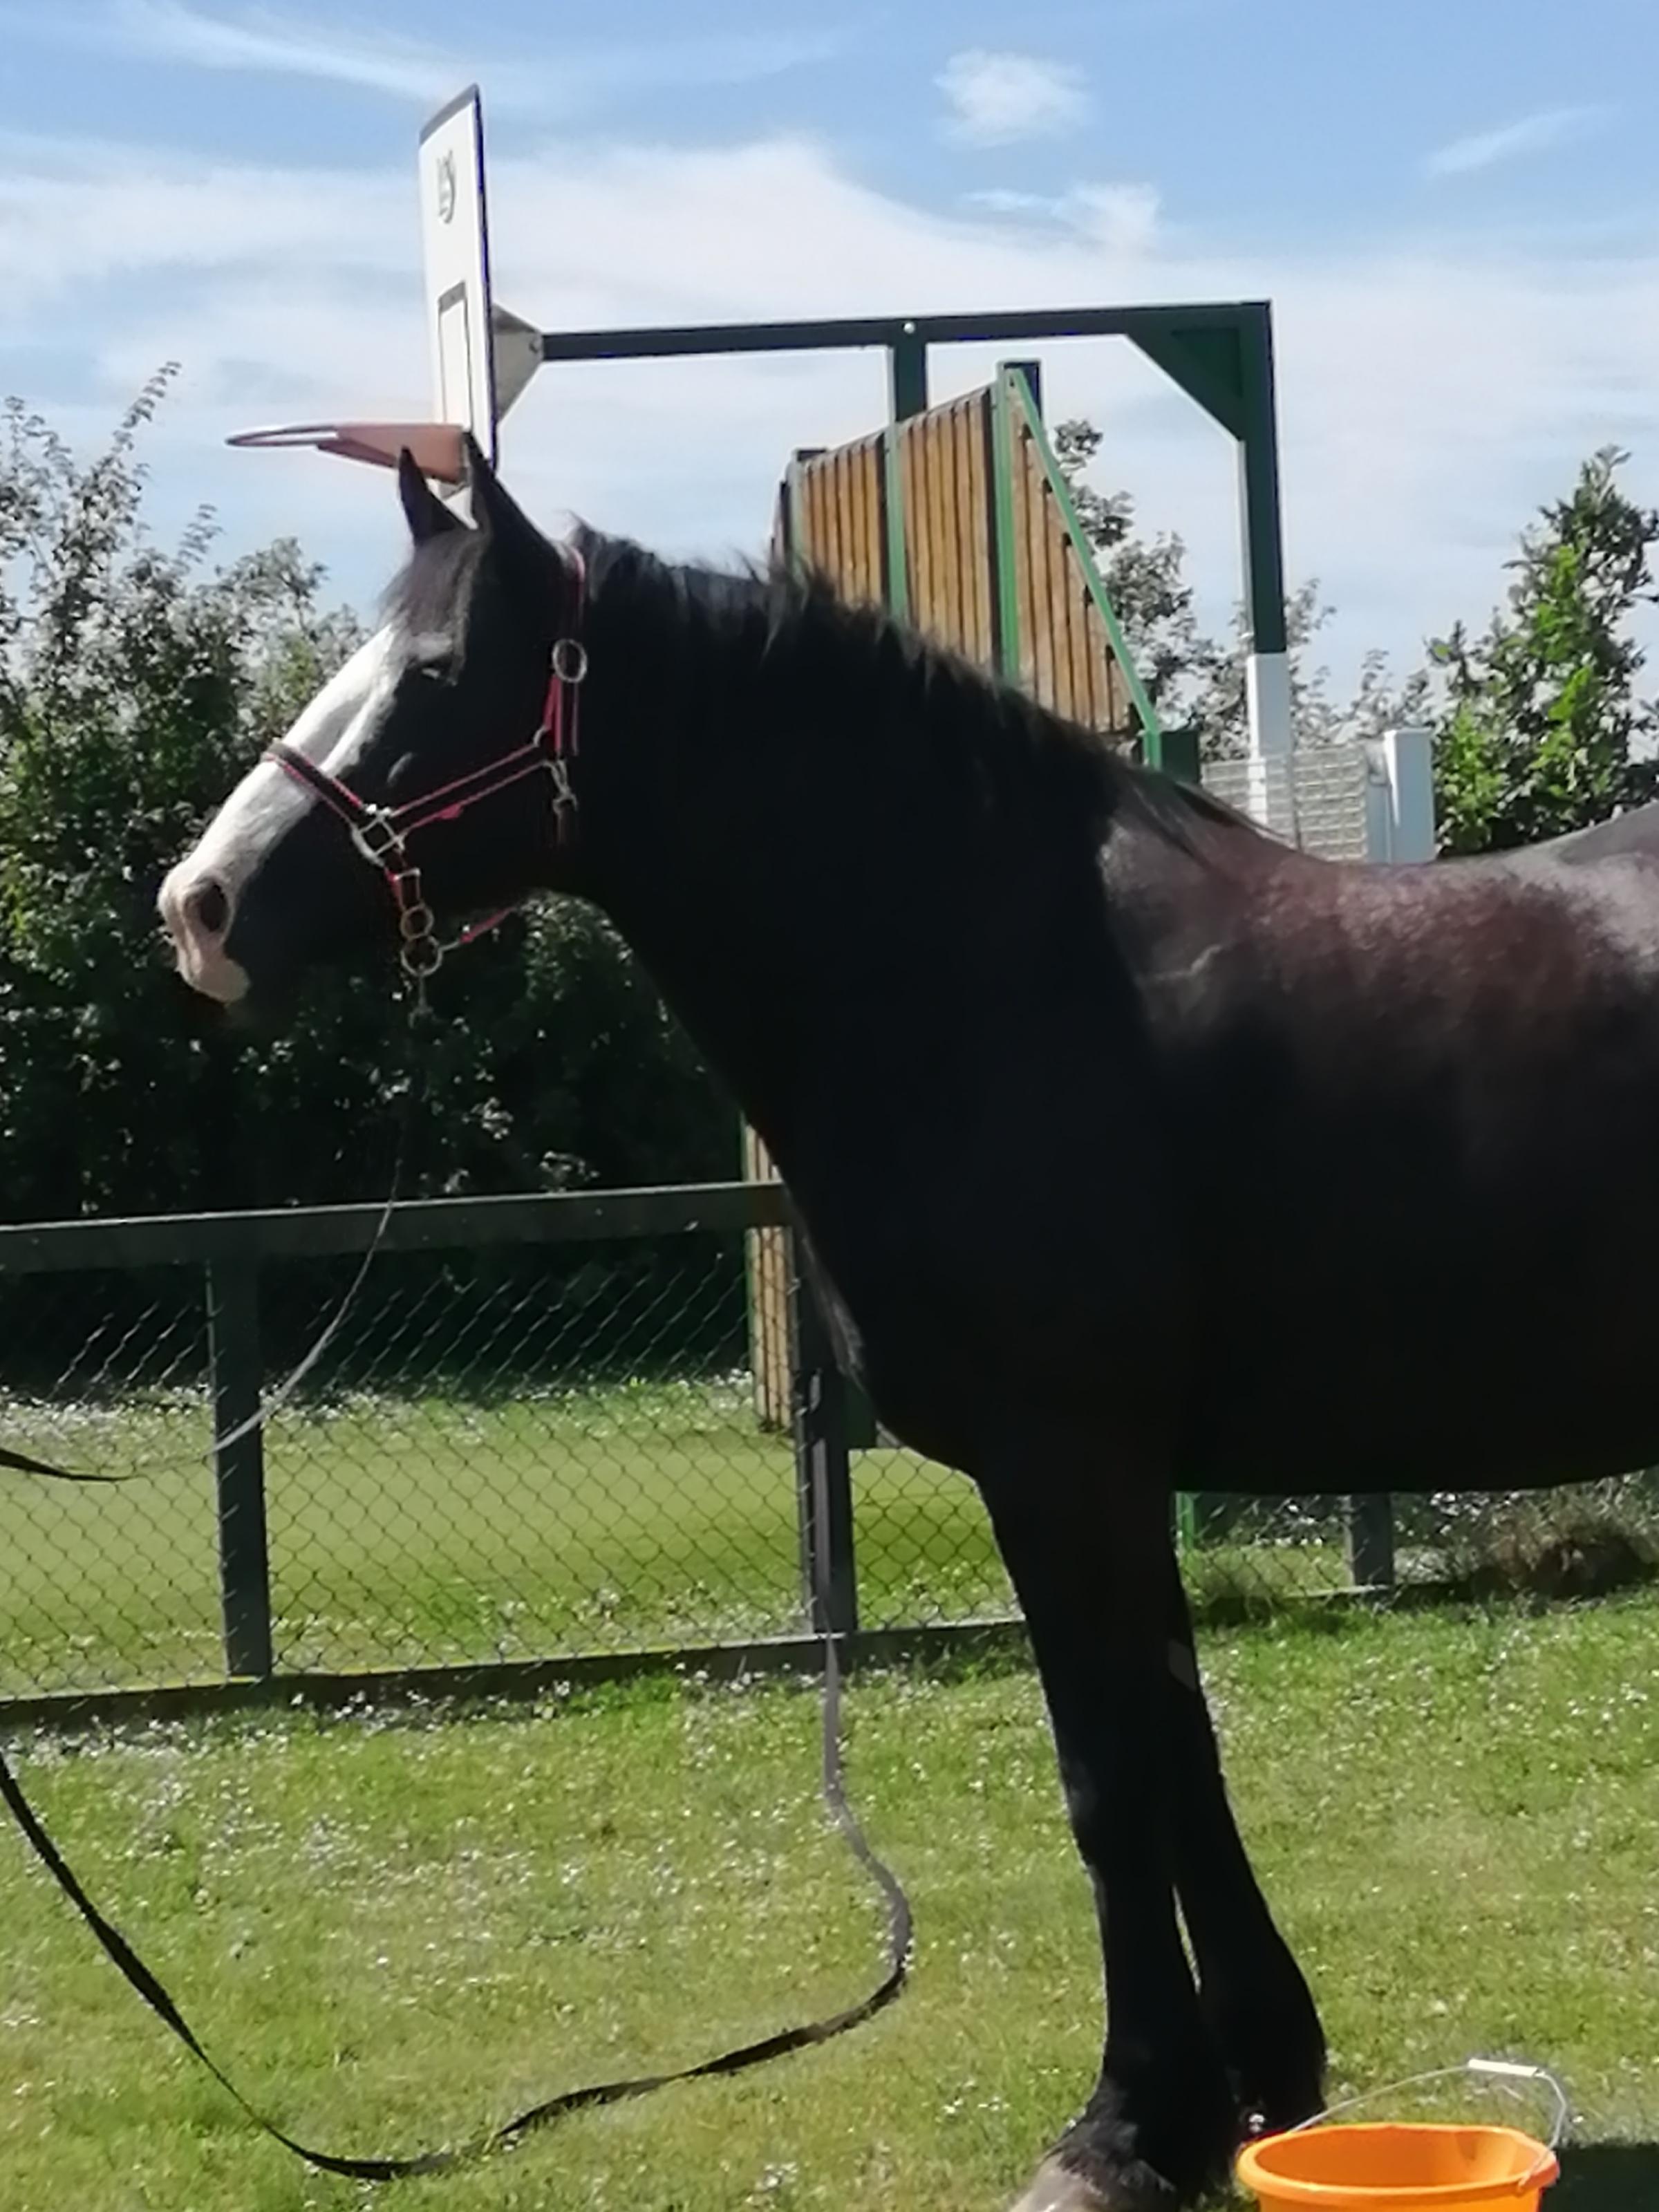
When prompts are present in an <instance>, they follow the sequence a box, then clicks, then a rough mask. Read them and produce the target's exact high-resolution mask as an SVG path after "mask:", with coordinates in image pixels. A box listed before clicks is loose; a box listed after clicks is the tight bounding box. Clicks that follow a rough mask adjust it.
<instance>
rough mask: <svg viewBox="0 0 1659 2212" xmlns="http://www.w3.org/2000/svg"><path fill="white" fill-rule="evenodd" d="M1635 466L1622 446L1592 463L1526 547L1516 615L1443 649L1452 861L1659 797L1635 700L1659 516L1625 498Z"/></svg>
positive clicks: (1442, 792) (1657, 733)
mask: <svg viewBox="0 0 1659 2212" xmlns="http://www.w3.org/2000/svg"><path fill="white" fill-rule="evenodd" d="M1628 458H1629V457H1628V455H1627V454H1626V453H1621V452H1620V450H1619V448H1618V447H1612V446H1608V447H1603V448H1602V449H1601V451H1600V452H1599V453H1595V454H1594V455H1592V456H1591V458H1590V459H1589V460H1587V461H1586V462H1585V463H1584V464H1583V467H1582V468H1581V469H1580V471H1579V474H1578V481H1577V483H1576V484H1575V486H1574V487H1573V489H1572V491H1571V494H1570V495H1569V496H1568V497H1567V498H1565V499H1564V500H1557V501H1552V502H1550V504H1548V505H1547V506H1546V507H1544V508H1543V510H1542V513H1541V518H1540V520H1538V521H1537V522H1536V523H1534V525H1533V526H1532V527H1531V528H1530V529H1528V530H1527V531H1526V532H1523V533H1522V539H1521V547H1520V551H1519V553H1518V554H1517V555H1516V558H1515V560H1514V561H1513V562H1510V567H1511V568H1512V569H1513V570H1514V572H1515V581H1514V583H1513V584H1512V585H1511V586H1510V592H1509V596H1508V604H1507V606H1506V607H1504V608H1501V609H1499V610H1498V611H1497V612H1496V613H1494V615H1493V616H1492V620H1491V622H1490V623H1488V625H1487V627H1486V632H1485V634H1484V635H1482V636H1480V638H1477V639H1471V638H1470V637H1469V636H1468V633H1467V632H1466V631H1465V629H1463V627H1462V624H1461V623H1460V624H1458V625H1456V626H1455V628H1454V629H1452V630H1451V631H1450V632H1449V634H1448V635H1447V636H1446V637H1445V638H1444V639H1443V641H1439V642H1438V643H1437V646H1436V647H1435V648H1434V657H1435V659H1436V660H1437V663H1438V664H1439V665H1440V667H1441V669H1442V671H1443V687H1444V702H1443V707H1442V709H1441V713H1440V716H1439V720H1438V726H1437V732H1436V746H1435V781H1436V805H1437V813H1438V817H1439V822H1440V835H1441V843H1442V848H1443V850H1445V851H1448V852H1453V853H1475V852H1483V851H1486V850H1487V849H1488V848H1500V847H1509V846H1516V845H1525V844H1530V843H1532V842H1534V840H1536V839H1539V838H1543V837H1551V836H1559V835H1560V834H1562V833H1563V832H1565V831H1567V830H1571V829H1583V828H1586V827H1588V826H1589V824H1591V823H1596V822H1602V821H1605V820H1607V818H1608V817H1610V816H1612V815H1613V814H1616V813H1619V812H1620V811H1623V810H1624V809H1625V808H1626V807H1629V806H1633V805H1642V804H1644V802H1645V801H1646V800H1648V799H1652V798H1653V797H1655V796H1656V793H1659V769H1656V763H1655V761H1654V759H1653V757H1652V755H1653V748H1654V744H1655V742H1656V739H1659V712H1656V709H1655V708H1654V705H1653V704H1652V702H1650V701H1645V700H1643V699H1640V698H1638V696H1637V691H1636V683H1637V678H1638V675H1639V674H1640V671H1641V669H1642V666H1643V662H1644V655H1643V653H1642V652H1641V650H1640V648H1639V647H1638V645H1637V644H1636V642H1635V641H1634V639H1633V638H1632V635H1631V633H1630V622H1631V617H1632V615H1633V614H1634V613H1635V611H1636V610H1637V609H1638V606H1641V605H1644V604H1651V602H1652V601H1653V599H1654V597H1655V594H1654V592H1653V591H1652V589H1651V587H1650V560H1651V553H1652V548H1653V545H1654V544H1655V541H1656V538H1659V513H1656V511H1655V510H1653V509H1652V508H1649V507H1639V506H1638V505H1637V504H1636V503H1635V502H1634V501H1632V500H1631V499H1630V498H1628V497H1627V496H1626V494H1625V492H1624V490H1623V489H1621V487H1620V483H1619V471H1620V468H1621V467H1622V465H1624V463H1625V462H1626V459H1628Z"/></svg>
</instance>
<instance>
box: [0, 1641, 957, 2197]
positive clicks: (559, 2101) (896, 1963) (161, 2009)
mask: <svg viewBox="0 0 1659 2212" xmlns="http://www.w3.org/2000/svg"><path fill="white" fill-rule="evenodd" d="M841 1708H842V1678H841V1656H840V1653H839V1651H838V1650H837V1648H836V1638H834V1637H833V1636H826V1637H825V1638H824V1639H823V1800H824V1803H825V1804H826V1806H827V1807H828V1808H829V1814H830V1817H831V1819H832V1820H834V1822H835V1824H836V1827H837V1828H838V1829H839V1830H840V1831H841V1833H842V1836H843V1837H844V1838H846V1841H847V1844H848V1847H849V1849H850V1850H851V1851H852V1853H853V1856H854V1858H855V1859H857V1861H858V1863H859V1864H860V1866H861V1867H862V1868H863V1869H865V1871H866V1873H867V1874H868V1875H869V1876H870V1878H871V1880H872V1881H873V1882H874V1884H875V1885H876V1887H877V1888H878V1890H879V1891H880V1893H881V1895H882V1898H883V1899H884V1903H885V1905H886V1908H887V1968H886V1971H885V1972H884V1974H883V1976H882V1978H881V1979H880V1981H879V1982H878V1983H877V1984H876V1985H875V1987H874V1988H873V1989H872V1990H871V1991H870V1992H869V1994H868V1995H867V1996H864V1997H862V1998H860V2000H859V2001H858V2002H857V2003H855V2004H851V2005H848V2007H846V2008H845V2009H844V2010H842V2011H841V2012H836V2013H831V2014H829V2015H826V2016H825V2017H824V2018H823V2019H821V2020H815V2021H808V2022H806V2023H805V2025H804V2026H801V2027H786V2028H781V2029H780V2030H779V2031H778V2032H777V2033H775V2034H773V2035H766V2036H762V2037H761V2038H759V2039H758V2040H757V2041H755V2042H753V2043H744V2044H740V2045H738V2046H737V2047H736V2048H735V2049H733V2050H731V2051H721V2052H720V2054H719V2056H718V2057H714V2058H705V2059H702V2061H700V2062H699V2063H697V2064H696V2065H693V2066H680V2067H675V2068H673V2069H671V2070H670V2071H668V2072H665V2073H661V2074H641V2075H634V2076H632V2077H629V2078H627V2079H624V2080H619V2081H596V2082H593V2083H591V2084H590V2085H589V2086H588V2087H586V2088H580V2089H566V2090H564V2091H562V2093H560V2094H559V2095H558V2096H556V2097H549V2098H547V2099H545V2100H544V2101H543V2102H542V2103H540V2104H538V2105H532V2106H531V2107H530V2108H529V2110H528V2111H527V2112H520V2113H519V2114H518V2115H517V2117H516V2118H513V2119H510V2120H508V2121H507V2122H506V2123H505V2124H503V2125H501V2126H500V2127H496V2128H491V2129H489V2130H487V2131H486V2132H485V2133H484V2134H483V2135H481V2136H477V2137H475V2138H474V2139H473V2140H472V2141H471V2142H465V2143H459V2144H456V2145H453V2146H451V2147H448V2148H443V2149H441V2150H429V2151H421V2152H417V2153H415V2154H412V2155H410V2156H407V2157H402V2158H344V2157H341V2156H339V2155H338V2154H336V2153H335V2152H332V2151H324V2150H316V2149H313V2147H312V2146H311V2145H310V2144H309V2143H306V2142H301V2141H300V2139H299V2137H298V2136H291V2135H289V2132H288V2131H287V2130H286V2129H285V2128H280V2127H278V2126H277V2124H276V2122H275V2121H274V2120H272V2119H270V2118H268V2117H267V2115H266V2114H265V2113H264V2112H261V2111H260V2110H259V2108H258V2106H257V2105H255V2104H254V2103H253V2102H252V2100H250V2099H249V2098H248V2097H247V2096H246V2095H245V2094H244V2093H243V2092H242V2091H241V2090H240V2088H238V2087H237V2086H236V2084H235V2082H234V2081H232V2080H231V2078H230V2076H229V2075H228V2074H227V2073H226V2072H225V2070H224V2069H223V2067H222V2066H221V2065H220V2063H219V2062H218V2060H217V2059H216V2058H215V2057H213V2056H212V2054H211V2053H210V2051H208V2050H207V2049H206V2048H205V2046H204V2044H203V2043H202V2040H201V2039H200V2037H199V2036H198V2035H197V2033H196V2031H195V2029H194V2028H193V2027H191V2024H190V2022H189V2021H187V2020H186V2019H185V2015H184V2014H183V2012H182V2011H181V2010H180V2008H179V2004H178V2002H177V2001H176V2000H175V1998H174V1997H173V1996H172V1994H171V1993H170V1991H169V1990H168V1989H167V1985H166V1984H165V1983H164V1982H163V1981H162V1980H161V1977H160V1976H159V1975H158V1974H157V1973H155V1971H154V1969H153V1968H151V1967H149V1966H146V1965H145V1963H144V1961H143V1960H142V1959H141V1958H140V1957H139V1955H138V1954H137V1951H135V1950H134V1949H133V1948H132V1946H131V1943H129V1942H128V1941H127V1939H126V1938H125V1936H123V1935H122V1933H121V1931H120V1929H118V1928H117V1927H116V1926H115V1925H114V1923H112V1921H111V1920H109V1919H108V1918H107V1917H106V1915H105V1914H104V1913H102V1912H101V1911H100V1910H99V1908H98V1907H97V1905H94V1903H93V1901H92V1899H91V1898H90V1897H88V1894H87V1893H86V1890H85V1889H84V1888H83V1887H82V1883H81V1881H80V1880H79V1878H78V1876H77V1875H76V1873H75V1870H74V1869H73V1868H72V1867H71V1866H70V1864H69V1863H68V1861H67V1860H66V1859H65V1858H64V1855H63V1853H62V1852H61V1851H60V1850H58V1846H57V1844H55V1843H53V1841H52V1838H51V1837H50V1836H49V1835H48V1834H47V1833H46V1829H45V1827H44V1826H42V1825H41V1822H40V1817H39V1815H38V1814H36V1813H35V1811H34V1808H33V1806H32V1805H31V1804H30V1803H29V1802H28V1800H27V1797H26V1796H24V1795H23V1792H22V1790H21V1787H20V1786H19V1784H18V1781H17V1778H16V1776H15V1774H14V1773H13V1772H12V1771H11V1769H10V1767H9V1765H7V1763H6V1760H5V1758H4V1755H3V1754H0V1800H3V1802H4V1803H5V1805H6V1807H7V1808H8V1809H9V1812H10V1814H11V1815H12V1818H13V1819H14V1820H15V1821H16V1823H17V1825H18V1826H19V1827H20V1828H21V1830H22V1832H23V1833H24V1835H25V1836H26V1837H27V1839H28V1841H29V1843H30V1844H31V1845H32V1847H33V1850H34V1853H35V1856H36V1857H38V1858H39V1859H40V1863H41V1864H42V1865H43V1866H44V1867H45V1868H46V1871H47V1873H48V1874H49V1875H51V1876H52V1880H53V1881H55V1882H56V1883H57V1885H58V1888H59V1889H60V1890H62V1892H63V1893H64V1896H65V1897H67V1898H68V1899H69V1901H70V1904H71V1905H73V1906H74V1907H75V1909H76V1911H77V1912H78V1913H79V1914H80V1916H81V1917H82V1920H84V1921H85V1922H86V1923H87V1925H88V1928H90V1929H91V1930H92V1932H93V1934H94V1936H96V1937H97V1939H98V1942H100V1944H101V1945H102V1947H103V1948H104V1950H105V1951H106V1954H108V1956H109V1957H110V1958H111V1959H112V1960H113V1961H114V1963H115V1965H116V1966H117V1967H118V1968H119V1970H120V1972H121V1973H122V1975H123V1977H124V1978H125V1980H126V1982H127V1983H128V1984H129V1986H130V1987H131V1988H132V1989H134V1990H137V1993H138V1995H139V1996H141V1997H142V1998H143V2001H144V2002H145V2003H146V2004H147V2005H148V2006H149V2008H150V2010H151V2011H152V2012H153V2013H155V2015H156V2016H157V2017H158V2018H159V2019H160V2020H161V2021H165V2022H166V2024H167V2027H170V2028H171V2029H172V2031H173V2033H174V2035H176V2036H177V2037H178V2039H179V2041H180V2042H181V2043H182V2044H183V2045H185V2049H186V2050H187V2051H190V2052H191V2054H192V2056H193V2057H196V2058H197V2059H199V2060H200V2061H201V2063H202V2064H203V2065H204V2066H205V2067H206V2069H208V2071H209V2073H210V2074H211V2075H212V2076H213V2078H214V2080H215V2081H217V2082H218V2083H219V2085H220V2087H222V2089H224V2090H225V2091H226V2092H227V2093H228V2094H229V2095H230V2096H231V2097H233V2098H234V2100H235V2101H236V2103H237V2104H238V2105H240V2107H241V2109H242V2110H243V2112H246V2114H247V2116H248V2118H250V2119H251V2120H252V2122H253V2123H254V2124H255V2125H256V2126H257V2127H259V2128H262V2129H263V2130H264V2132H265V2134H266V2135H268V2136H273V2137H274V2138H275V2139H276V2142H279V2143H281V2144H282V2145H283V2147H284V2148H286V2149H288V2150H291V2151H292V2152H294V2154H295V2156H296V2157H299V2158H302V2159H304V2160H305V2161H306V2163H307V2165H309V2166H317V2167H319V2168H320V2169H321V2171H322V2172H325V2173H338V2174H343V2175H344V2177H345V2178H346V2179H348V2180H349V2181H398V2180H402V2179H406V2178H408V2177H410V2176H411V2175H414V2174H421V2173H443V2172H447V2170H448V2169H449V2168H451V2167H453V2166H460V2165H463V2164H464V2163H465V2162H467V2161H469V2160H473V2159H478V2158H483V2156H484V2155H485V2154H487V2153H489V2152H491V2151H495V2150H500V2149H501V2148H504V2147H505V2146H506V2145H507V2144H508V2143H512V2142H517V2141H519V2140H520V2138H521V2137H523V2136H527V2135H529V2134H530V2133H531V2132H532V2130H534V2129H537V2128H541V2127H545V2126H547V2125H548V2124H549V2123H550V2121H553V2120H556V2119H561V2118H563V2116H564V2115H565V2114H566V2113H567V2112H580V2110H581V2109H582V2108H583V2107H584V2106H590V2105H617V2104H621V2103H622V2102H623V2100H625V2099H627V2098H630V2097H644V2096H648V2095H649V2094H650V2093H651V2092H652V2091H653V2090H654V2089H662V2088H665V2087H667V2086H668V2085H669V2083H670V2082H673V2081H698V2080H701V2079H702V2078H704V2077H706V2076H708V2075H720V2074H738V2073H741V2072H743V2071H744V2069H746V2068H748V2067H750V2066H759V2065H761V2064H763V2063H764V2062H765V2061H766V2060H768V2059H769V2058H781V2057H783V2056H784V2054H785V2053H786V2052H787V2051H800V2050H803V2049H805V2047H806V2046H807V2045H810V2044H815V2043H827V2042H829V2039H830V2038H831V2037H833V2036H837V2035H842V2034H844V2033H846V2031H847V2030H848V2028H851V2027H857V2026H858V2025H859V2024H860V2021H866V2020H869V2019H870V2018H872V2015H875V2014H876V2013H878V2012H879V2011H880V2010H881V2009H882V2008H883V2007H884V2006H885V2005H887V2004H890V2002H892V2000H893V1999H894V1998H895V1997H896V1996H898V1994H899V1992H900V1990H902V1988H903V1987H904V1984H905V1982H906V1980H907V1979H908V1975H909V1971H910V1955H911V1948H912V1942H913V1919H912V1914H911V1910H910V1900H909V1899H908V1897H907V1896H906V1895H905V1893H904V1889H903V1887H902V1884H901V1883H900V1881H899V1880H898V1877H897V1876H896V1875H895V1874H894V1873H893V1871H892V1869H890V1867H889V1866H888V1865H887V1864H886V1863H884V1861H883V1860H882V1859H880V1858H878V1857H877V1855H876V1853H875V1851H874V1850H872V1848H871V1846H870V1843H869V1840H868V1838H866V1835H865V1833H864V1831H863V1829H862V1828H861V1827H860V1825H859V1821H858V1816H857V1815H856V1814H854V1811H853V1808H852V1806H851V1805H850V1803H849V1802H848V1796H847V1788H846V1779H845V1775H844V1771H843V1760H842V1710H841Z"/></svg>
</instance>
